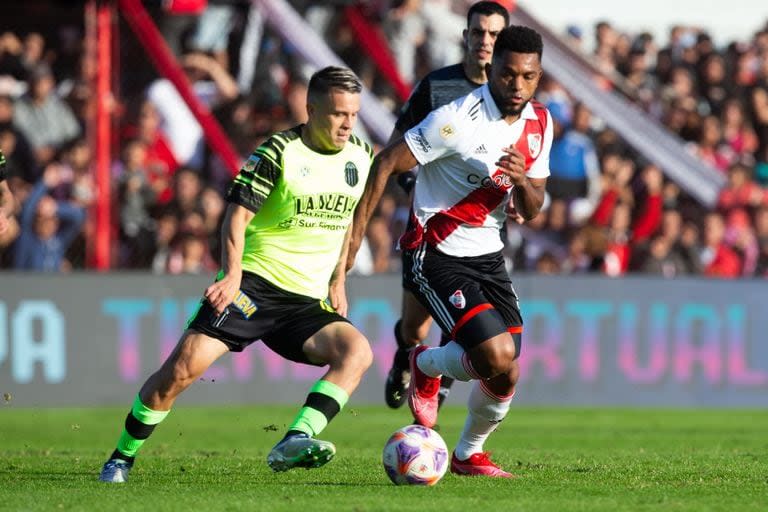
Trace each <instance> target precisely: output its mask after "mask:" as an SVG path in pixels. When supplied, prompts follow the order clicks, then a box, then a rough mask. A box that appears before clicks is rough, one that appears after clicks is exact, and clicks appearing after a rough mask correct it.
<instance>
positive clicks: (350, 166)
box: [344, 162, 360, 187]
mask: <svg viewBox="0 0 768 512" xmlns="http://www.w3.org/2000/svg"><path fill="white" fill-rule="evenodd" d="M359 180H360V176H359V175H358V173H357V166H356V165H355V164H354V163H353V162H347V163H346V164H345V165H344V181H346V182H347V185H349V186H350V187H354V186H355V185H357V182H358V181H359Z"/></svg>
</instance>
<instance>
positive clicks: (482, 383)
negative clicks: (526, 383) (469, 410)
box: [479, 380, 516, 402]
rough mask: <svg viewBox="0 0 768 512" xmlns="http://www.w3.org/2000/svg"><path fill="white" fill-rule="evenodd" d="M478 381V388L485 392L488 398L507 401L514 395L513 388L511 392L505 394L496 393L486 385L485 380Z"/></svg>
mask: <svg viewBox="0 0 768 512" xmlns="http://www.w3.org/2000/svg"><path fill="white" fill-rule="evenodd" d="M479 382H480V389H481V390H482V391H483V393H485V394H486V395H487V396H488V398H491V399H493V400H496V401H497V402H509V401H510V400H512V398H513V397H514V396H515V391H516V390H515V389H513V390H512V393H511V394H509V395H507V396H502V395H497V394H496V393H495V392H494V391H493V390H492V389H491V388H490V387H488V383H487V381H484V380H481V381H479Z"/></svg>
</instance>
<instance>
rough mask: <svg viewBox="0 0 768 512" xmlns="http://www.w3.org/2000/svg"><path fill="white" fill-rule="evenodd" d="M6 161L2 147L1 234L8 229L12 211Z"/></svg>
mask: <svg viewBox="0 0 768 512" xmlns="http://www.w3.org/2000/svg"><path fill="white" fill-rule="evenodd" d="M5 166H6V161H5V155H4V154H3V150H1V149H0V234H2V233H4V232H5V230H6V229H8V216H9V215H10V213H11V209H12V206H11V199H12V197H13V196H11V190H10V189H9V188H8V183H7V182H6V181H5V180H6V178H7V176H6V170H5Z"/></svg>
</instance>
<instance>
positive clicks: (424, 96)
mask: <svg viewBox="0 0 768 512" xmlns="http://www.w3.org/2000/svg"><path fill="white" fill-rule="evenodd" d="M431 106H432V102H431V101H430V94H429V80H422V81H420V82H419V83H418V85H417V86H416V88H415V89H414V90H413V92H412V93H411V96H410V97H409V98H408V101H406V102H405V105H403V108H402V109H400V115H399V116H398V118H397V121H396V122H395V128H396V129H397V131H399V132H400V133H405V132H406V131H408V130H410V129H411V128H413V127H414V126H416V125H417V124H419V123H420V122H422V121H423V120H424V118H425V117H427V115H429V112H430V111H431V110H432V109H431Z"/></svg>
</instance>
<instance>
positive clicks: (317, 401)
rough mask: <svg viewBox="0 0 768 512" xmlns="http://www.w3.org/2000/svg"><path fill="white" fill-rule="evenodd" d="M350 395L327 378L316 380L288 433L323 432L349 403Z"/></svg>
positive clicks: (312, 434)
mask: <svg viewBox="0 0 768 512" xmlns="http://www.w3.org/2000/svg"><path fill="white" fill-rule="evenodd" d="M348 400H349V395H348V394H347V392H346V391H344V390H343V389H341V388H340V387H339V386H337V385H336V384H334V383H332V382H328V381H327V380H319V381H317V382H315V385H314V386H312V389H310V390H309V395H307V401H306V402H304V406H303V407H302V408H301V410H300V411H299V414H298V415H297V416H296V419H294V420H293V423H291V426H290V427H289V428H288V434H291V433H298V432H303V433H305V434H307V435H308V436H310V437H314V436H315V435H317V434H319V433H320V432H322V430H323V429H324V428H325V427H326V426H327V425H328V423H329V422H330V421H331V420H332V419H333V417H334V416H336V414H338V412H339V411H340V410H341V409H342V407H344V406H345V405H346V404H347V401H348Z"/></svg>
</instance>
